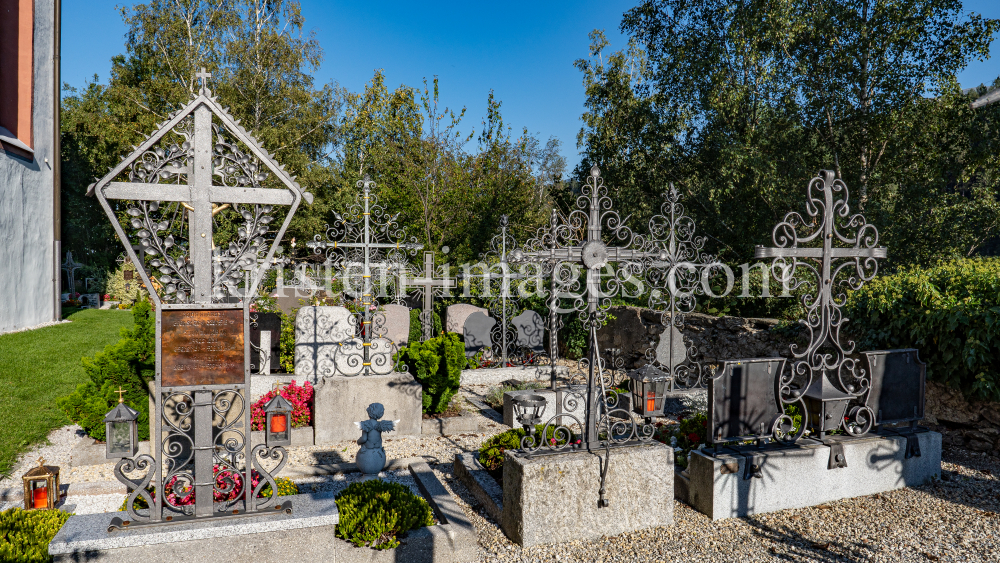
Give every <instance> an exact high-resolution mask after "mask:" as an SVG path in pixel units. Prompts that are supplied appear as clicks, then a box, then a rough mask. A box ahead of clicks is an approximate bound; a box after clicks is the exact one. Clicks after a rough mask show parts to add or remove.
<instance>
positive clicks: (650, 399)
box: [628, 364, 669, 424]
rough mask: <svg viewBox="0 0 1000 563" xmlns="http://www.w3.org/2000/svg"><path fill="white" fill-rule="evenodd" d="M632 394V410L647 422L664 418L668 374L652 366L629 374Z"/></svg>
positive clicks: (649, 365)
mask: <svg viewBox="0 0 1000 563" xmlns="http://www.w3.org/2000/svg"><path fill="white" fill-rule="evenodd" d="M628 378H629V390H630V391H631V392H632V410H633V411H634V412H635V413H636V414H638V415H640V416H642V417H644V418H645V419H646V420H647V424H648V421H649V419H651V418H653V417H657V416H663V397H664V395H665V394H666V391H667V383H668V379H669V378H668V377H667V374H666V372H664V371H663V370H661V369H658V368H657V367H655V366H653V365H652V364H648V365H645V366H643V367H641V368H639V369H637V370H632V371H630V372H629V373H628Z"/></svg>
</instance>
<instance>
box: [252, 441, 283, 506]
mask: <svg viewBox="0 0 1000 563" xmlns="http://www.w3.org/2000/svg"><path fill="white" fill-rule="evenodd" d="M250 458H251V459H252V460H253V462H252V465H253V469H254V471H256V472H257V474H258V475H260V476H261V479H260V481H258V483H257V486H256V487H254V488H253V491H251V494H250V499H251V502H252V503H253V508H252V510H261V509H264V508H271V507H272V506H275V505H276V504H277V502H278V484H277V483H276V482H275V481H274V476H275V475H277V474H278V473H280V472H281V470H282V469H283V468H284V467H285V464H286V463H288V452H287V451H286V450H285V448H283V447H281V446H275V447H273V448H268V447H267V446H266V445H264V444H257V445H256V446H254V448H253V451H252V452H251V454H250ZM258 458H259V459H258ZM264 459H270V460H272V461H276V462H278V463H277V465H275V467H274V468H272V469H271V470H267V469H266V468H265V467H264V466H263V465H262V464H261V463H260V461H259V460H264ZM267 485H270V486H271V494H270V495H269V496H267V497H265V498H258V496H259V495H260V493H261V491H263V490H264V487H265V486H267Z"/></svg>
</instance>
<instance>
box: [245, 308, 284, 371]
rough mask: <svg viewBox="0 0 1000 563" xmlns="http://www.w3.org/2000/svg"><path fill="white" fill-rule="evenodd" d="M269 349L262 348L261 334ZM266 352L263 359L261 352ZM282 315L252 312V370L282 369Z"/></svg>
mask: <svg viewBox="0 0 1000 563" xmlns="http://www.w3.org/2000/svg"><path fill="white" fill-rule="evenodd" d="M262 333H266V335H265V336H263V340H264V343H265V344H266V345H267V349H266V350H265V349H262V348H261V344H260V343H261V340H262V338H261V336H262ZM262 352H263V353H264V357H263V359H262V358H261V353H262ZM280 358H281V315H279V314H277V313H250V371H251V373H265V372H264V371H263V370H264V369H265V368H266V369H267V372H266V373H275V372H278V371H281V362H280V361H279V359H280Z"/></svg>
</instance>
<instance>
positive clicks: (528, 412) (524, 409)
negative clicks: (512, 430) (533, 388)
mask: <svg viewBox="0 0 1000 563" xmlns="http://www.w3.org/2000/svg"><path fill="white" fill-rule="evenodd" d="M512 403H513V406H514V416H515V417H516V418H517V421H518V422H520V423H521V426H523V427H524V431H525V432H527V433H528V434H530V435H532V436H534V435H535V425H537V424H538V423H540V422H541V421H542V414H543V413H544V412H545V397H543V396H541V395H521V396H519V397H517V398H515V399H514V400H513V401H512Z"/></svg>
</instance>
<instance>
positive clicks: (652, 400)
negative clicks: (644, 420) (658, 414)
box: [646, 391, 656, 411]
mask: <svg viewBox="0 0 1000 563" xmlns="http://www.w3.org/2000/svg"><path fill="white" fill-rule="evenodd" d="M646 410H647V411H654V410H656V395H655V394H654V393H653V392H652V391H647V392H646Z"/></svg>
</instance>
